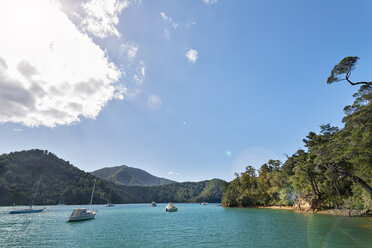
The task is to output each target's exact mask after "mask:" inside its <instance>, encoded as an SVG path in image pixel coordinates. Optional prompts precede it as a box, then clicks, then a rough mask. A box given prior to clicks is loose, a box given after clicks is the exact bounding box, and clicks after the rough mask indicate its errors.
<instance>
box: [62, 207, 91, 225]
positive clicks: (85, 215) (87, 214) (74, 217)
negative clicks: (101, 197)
mask: <svg viewBox="0 0 372 248" xmlns="http://www.w3.org/2000/svg"><path fill="white" fill-rule="evenodd" d="M97 212H98V210H92V211H90V210H87V209H86V208H74V210H73V211H72V214H71V215H70V217H68V219H67V221H68V222H71V221H80V220H90V219H94V218H95V217H96V214H97Z"/></svg>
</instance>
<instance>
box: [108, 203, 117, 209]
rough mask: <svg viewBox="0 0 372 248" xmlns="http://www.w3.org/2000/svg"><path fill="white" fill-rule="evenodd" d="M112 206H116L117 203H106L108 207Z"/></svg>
mask: <svg viewBox="0 0 372 248" xmlns="http://www.w3.org/2000/svg"><path fill="white" fill-rule="evenodd" d="M110 207H115V204H112V203H107V204H106V208H110Z"/></svg>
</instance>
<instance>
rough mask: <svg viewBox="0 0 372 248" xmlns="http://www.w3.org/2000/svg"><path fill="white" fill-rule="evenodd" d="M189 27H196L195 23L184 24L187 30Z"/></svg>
mask: <svg viewBox="0 0 372 248" xmlns="http://www.w3.org/2000/svg"><path fill="white" fill-rule="evenodd" d="M191 25H196V22H188V23H186V25H185V27H186V28H187V29H190V28H191Z"/></svg>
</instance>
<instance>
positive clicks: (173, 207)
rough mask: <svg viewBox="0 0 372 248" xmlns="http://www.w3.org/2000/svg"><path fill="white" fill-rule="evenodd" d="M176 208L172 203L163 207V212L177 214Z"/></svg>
mask: <svg viewBox="0 0 372 248" xmlns="http://www.w3.org/2000/svg"><path fill="white" fill-rule="evenodd" d="M177 210H178V208H177V207H176V206H174V205H173V203H172V202H170V203H168V204H167V206H166V207H165V212H177Z"/></svg>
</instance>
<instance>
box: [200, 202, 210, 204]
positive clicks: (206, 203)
mask: <svg viewBox="0 0 372 248" xmlns="http://www.w3.org/2000/svg"><path fill="white" fill-rule="evenodd" d="M200 205H208V202H201V203H200Z"/></svg>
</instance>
